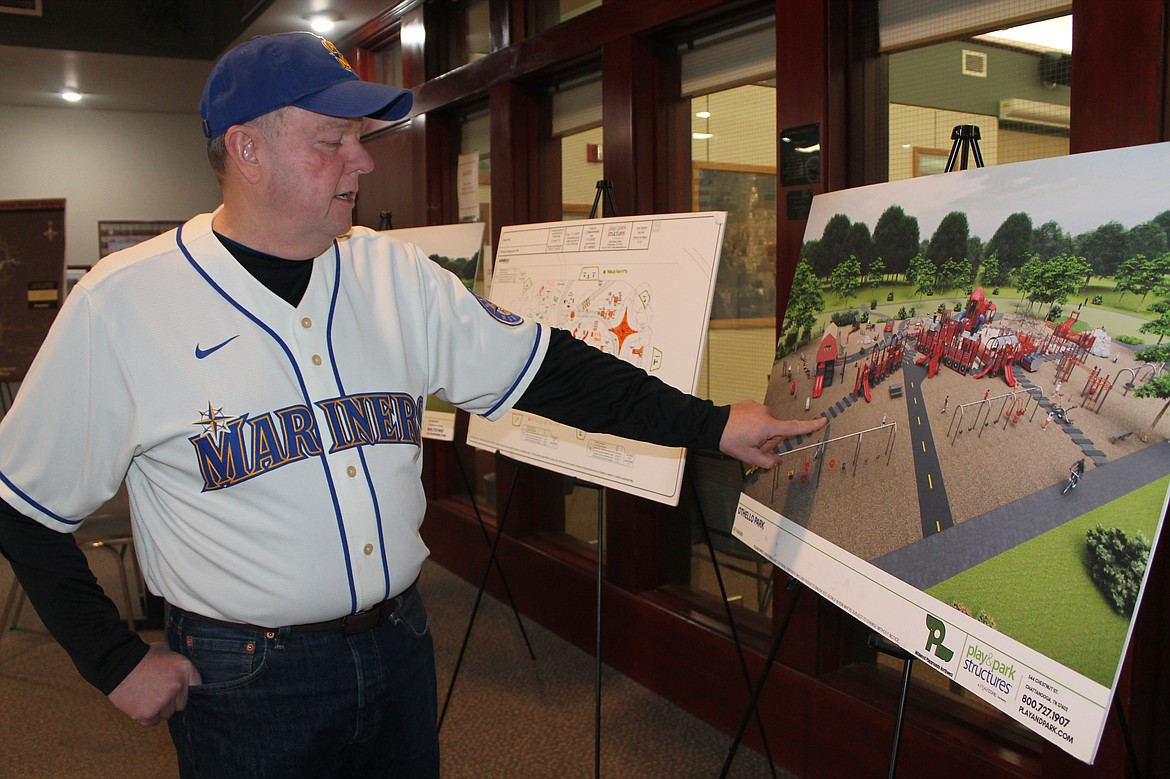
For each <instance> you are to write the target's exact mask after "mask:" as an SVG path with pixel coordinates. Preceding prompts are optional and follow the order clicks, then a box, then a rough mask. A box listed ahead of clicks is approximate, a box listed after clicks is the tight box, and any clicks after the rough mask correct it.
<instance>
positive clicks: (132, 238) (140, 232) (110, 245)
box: [98, 220, 183, 257]
mask: <svg viewBox="0 0 1170 779" xmlns="http://www.w3.org/2000/svg"><path fill="white" fill-rule="evenodd" d="M181 224H183V222H182V220H173V221H172V220H164V221H160V222H139V221H102V222H98V256H99V257H105V256H106V255H107V254H113V253H114V252H116V251H121V250H122V249H128V248H130V247H131V246H134V245H135V244H139V243H142V242H143V241H145V240H146V239H147V238H153V237H154V236H156V235H162V234H163V233H165V232H166V231H167V230H173V229H174V228H176V227H178V226H179V225H181Z"/></svg>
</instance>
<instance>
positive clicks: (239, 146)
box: [224, 125, 261, 183]
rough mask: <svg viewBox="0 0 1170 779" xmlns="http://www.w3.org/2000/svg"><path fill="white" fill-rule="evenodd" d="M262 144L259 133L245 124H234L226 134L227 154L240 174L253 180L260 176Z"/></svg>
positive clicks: (225, 145)
mask: <svg viewBox="0 0 1170 779" xmlns="http://www.w3.org/2000/svg"><path fill="white" fill-rule="evenodd" d="M260 144H261V140H260V139H259V138H258V134H257V133H256V132H255V130H253V129H252V128H250V127H247V126H245V125H234V126H232V127H229V128H228V131H227V133H225V135H224V147H225V149H226V150H227V156H228V158H229V159H230V160H231V161H232V164H233V165H235V167H236V169H237V170H239V172H240V174H241V175H242V176H243V177H244V178H245V179H247V180H248V181H251V182H253V183H254V182H256V181H257V180H259V178H260V148H259V147H260Z"/></svg>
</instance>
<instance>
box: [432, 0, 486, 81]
mask: <svg viewBox="0 0 1170 779" xmlns="http://www.w3.org/2000/svg"><path fill="white" fill-rule="evenodd" d="M489 5H490V4H489V2H488V0H459V1H458V2H455V3H453V4H452V5H451V7H450V8H449V9H447V11H446V12H445V14H444V21H445V24H443V25H442V27H443V30H442V32H443V34H444V35H445V37H446V41H445V44H446V48H445V52H444V57H443V59H444V62H443V70H444V71H449V70H454V69H455V68H458V67H462V66H463V65H468V64H470V63H472V62H475V61H476V60H478V59H482V58H483V57H486V56H487V55H488V54H489V53H490V47H491V25H490V15H489ZM440 37H443V36H440Z"/></svg>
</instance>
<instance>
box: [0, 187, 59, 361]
mask: <svg viewBox="0 0 1170 779" xmlns="http://www.w3.org/2000/svg"><path fill="white" fill-rule="evenodd" d="M64 280H65V201H64V200H7V201H0V381H22V380H23V379H24V376H25V374H26V373H27V372H28V369H29V366H30V365H32V361H33V358H34V357H35V356H36V354H37V351H38V350H39V349H40V348H41V342H43V341H44V340H45V336H46V335H48V333H49V327H50V326H51V325H52V324H53V319H54V318H56V316H57V307H58V306H59V305H60V302H61V300H63V296H62V294H61V289H62V286H63V284H64Z"/></svg>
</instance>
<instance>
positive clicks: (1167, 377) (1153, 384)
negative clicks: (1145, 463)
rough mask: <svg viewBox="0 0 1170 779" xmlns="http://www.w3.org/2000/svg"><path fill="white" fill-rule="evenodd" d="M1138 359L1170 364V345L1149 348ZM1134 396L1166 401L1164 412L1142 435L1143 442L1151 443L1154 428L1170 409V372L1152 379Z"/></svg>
mask: <svg viewBox="0 0 1170 779" xmlns="http://www.w3.org/2000/svg"><path fill="white" fill-rule="evenodd" d="M1137 358H1138V359H1139V360H1142V361H1143V362H1149V363H1167V362H1170V345H1158V346H1150V347H1147V348H1145V349H1142V350H1141V351H1140V352H1138V353H1137ZM1133 394H1134V397H1137V398H1159V399H1161V400H1165V401H1166V402H1165V403H1163V404H1162V410H1161V411H1159V412H1158V415H1157V416H1156V417H1154V421H1153V422H1151V423H1150V426H1149V428H1148V429H1147V430H1146V432H1144V433H1142V441H1149V440H1150V436H1152V435H1153V434H1154V428H1155V427H1157V426H1158V422H1160V421H1161V419H1162V417H1163V415H1165V413H1166V409H1168V408H1170V372H1163V373H1162V375H1160V376H1158V377H1157V378H1156V379H1150V380H1149V381H1147V382H1146V383H1145V384H1143V385H1142V386H1140V387H1138V388H1137V389H1135V390H1134V391H1133Z"/></svg>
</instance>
